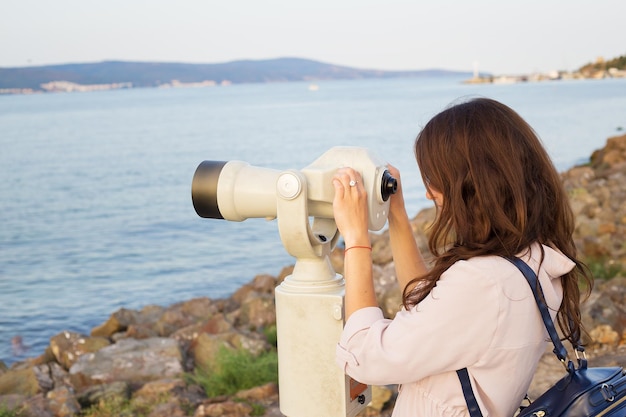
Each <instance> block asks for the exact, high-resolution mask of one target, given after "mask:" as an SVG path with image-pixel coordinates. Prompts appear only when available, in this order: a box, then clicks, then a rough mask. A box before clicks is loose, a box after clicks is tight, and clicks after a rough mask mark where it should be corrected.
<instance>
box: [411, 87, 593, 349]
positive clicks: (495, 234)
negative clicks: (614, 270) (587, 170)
mask: <svg viewBox="0 0 626 417" xmlns="http://www.w3.org/2000/svg"><path fill="white" fill-rule="evenodd" d="M415 157H416V159H417V163H418V165H419V168H420V172H421V175H422V179H423V180H424V183H425V184H426V185H427V186H428V187H429V188H431V189H433V190H436V191H438V192H440V193H442V194H443V204H442V205H441V207H438V208H437V217H436V219H435V222H434V224H433V226H432V234H431V236H430V238H429V242H428V244H429V249H430V251H431V252H432V254H433V256H434V266H433V268H432V269H431V270H430V271H429V272H428V273H427V274H426V275H424V276H421V277H417V278H415V279H414V280H412V281H411V283H410V284H409V285H407V287H406V288H405V289H404V293H403V303H404V305H405V307H407V308H410V307H411V306H414V305H416V304H417V303H419V302H420V301H421V300H423V299H424V298H425V297H426V296H427V295H428V293H429V292H430V291H431V290H432V289H433V287H434V286H435V285H436V283H437V281H438V280H439V278H440V276H441V274H442V273H443V272H444V271H446V270H447V269H448V268H449V267H450V266H452V264H454V263H455V262H457V261H459V260H465V259H469V258H471V257H474V256H482V255H498V256H513V255H515V254H517V253H519V252H521V251H523V250H524V249H527V248H528V247H529V246H530V245H531V244H532V243H534V242H539V243H542V244H545V245H548V246H552V247H555V248H558V250H560V251H561V252H562V253H563V254H564V255H566V256H567V257H568V258H570V259H572V260H573V261H574V262H575V263H576V267H575V268H574V269H573V270H572V271H571V272H569V273H568V274H566V275H564V276H563V277H562V278H561V279H562V283H563V292H564V293H563V302H562V304H561V308H560V309H559V312H558V314H557V321H558V323H559V327H560V328H561V330H562V331H563V335H564V336H565V338H566V339H569V340H570V341H573V342H576V341H577V339H578V338H579V337H580V336H581V332H582V331H583V328H582V322H581V316H580V307H579V302H580V299H579V298H580V290H579V287H578V279H579V277H582V278H583V279H584V280H585V281H586V283H587V288H588V289H589V290H590V289H591V285H592V280H591V277H590V275H589V273H588V270H587V268H586V267H585V265H584V264H583V263H582V262H580V261H578V260H577V258H576V247H575V245H574V241H573V238H572V234H573V232H574V216H573V213H572V210H571V208H570V206H569V200H568V198H567V194H566V192H565V189H564V188H563V184H562V181H561V179H560V177H559V174H558V172H557V171H556V169H555V167H554V165H553V164H552V161H551V160H550V157H549V156H548V154H547V152H546V151H545V149H544V147H543V145H542V144H541V141H540V140H539V138H538V137H537V135H536V134H535V132H534V130H533V129H532V128H531V127H530V125H528V123H526V122H525V121H524V120H523V119H522V118H521V117H520V116H519V115H518V114H517V113H516V112H515V111H513V110H512V109H511V108H509V107H507V106H505V105H503V104H501V103H499V102H497V101H495V100H491V99H486V98H477V99H473V100H470V101H467V102H463V103H460V104H456V105H454V106H452V107H449V108H448V109H446V110H444V111H443V112H441V113H439V114H438V115H436V116H435V117H434V118H433V119H431V120H430V121H429V122H428V123H427V124H426V126H425V127H424V128H423V129H422V131H421V132H420V134H419V135H418V136H417V139H416V140H415ZM413 287H414V288H413ZM411 288H413V289H411Z"/></svg>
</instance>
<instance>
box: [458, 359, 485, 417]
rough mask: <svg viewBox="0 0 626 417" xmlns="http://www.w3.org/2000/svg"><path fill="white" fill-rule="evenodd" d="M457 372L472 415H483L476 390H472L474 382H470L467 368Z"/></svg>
mask: <svg viewBox="0 0 626 417" xmlns="http://www.w3.org/2000/svg"><path fill="white" fill-rule="evenodd" d="M456 373H457V375H458V376H459V381H461V388H462V389H463V396H464V397H465V403H466V404H467V409H468V410H469V413H470V417H483V413H482V412H481V411H480V407H479V406H478V401H476V397H475V396H474V391H473V390H472V383H471V382H470V379H469V374H468V373H467V368H463V369H459V370H458V371H456Z"/></svg>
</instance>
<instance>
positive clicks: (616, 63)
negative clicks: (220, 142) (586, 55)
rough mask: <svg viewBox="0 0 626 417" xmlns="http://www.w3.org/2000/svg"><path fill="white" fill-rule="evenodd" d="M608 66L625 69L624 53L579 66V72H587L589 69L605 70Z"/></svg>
mask: <svg viewBox="0 0 626 417" xmlns="http://www.w3.org/2000/svg"><path fill="white" fill-rule="evenodd" d="M609 68H617V69H618V70H626V55H622V56H618V57H617V58H613V59H610V60H608V61H605V60H603V59H598V60H597V61H596V62H594V63H589V64H587V65H585V66H583V67H582V68H580V72H589V71H602V70H607V69H609Z"/></svg>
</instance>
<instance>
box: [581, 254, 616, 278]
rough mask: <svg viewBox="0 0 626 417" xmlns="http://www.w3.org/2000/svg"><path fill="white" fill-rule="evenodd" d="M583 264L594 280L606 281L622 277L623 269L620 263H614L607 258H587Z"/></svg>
mask: <svg viewBox="0 0 626 417" xmlns="http://www.w3.org/2000/svg"><path fill="white" fill-rule="evenodd" d="M585 264H586V265H587V267H588V268H589V271H591V274H592V275H593V278H594V279H596V280H599V279H601V280H605V281H608V280H610V279H612V278H615V277H618V276H622V275H623V272H624V268H623V267H622V265H621V263H615V262H613V260H611V259H609V258H608V257H606V256H605V257H596V258H588V259H586V260H585Z"/></svg>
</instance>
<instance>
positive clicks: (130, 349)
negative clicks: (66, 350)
mask: <svg viewBox="0 0 626 417" xmlns="http://www.w3.org/2000/svg"><path fill="white" fill-rule="evenodd" d="M182 361H183V356H182V353H181V349H180V347H179V345H178V342H177V341H176V340H174V339H169V338H150V339H141V340H136V339H122V340H120V341H119V342H117V343H116V344H113V345H110V346H107V347H105V348H102V349H100V350H99V351H97V352H95V353H88V354H85V355H82V356H81V357H80V358H79V359H78V361H76V363H74V365H72V367H71V368H70V379H71V381H72V384H73V385H74V387H75V388H76V389H77V390H81V389H84V388H86V387H89V386H92V385H97V384H103V383H111V382H114V381H124V382H128V383H129V384H130V385H131V387H132V386H141V385H143V384H144V383H145V382H147V381H153V380H156V379H161V378H164V377H178V376H180V375H181V374H182V372H183V366H182Z"/></svg>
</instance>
